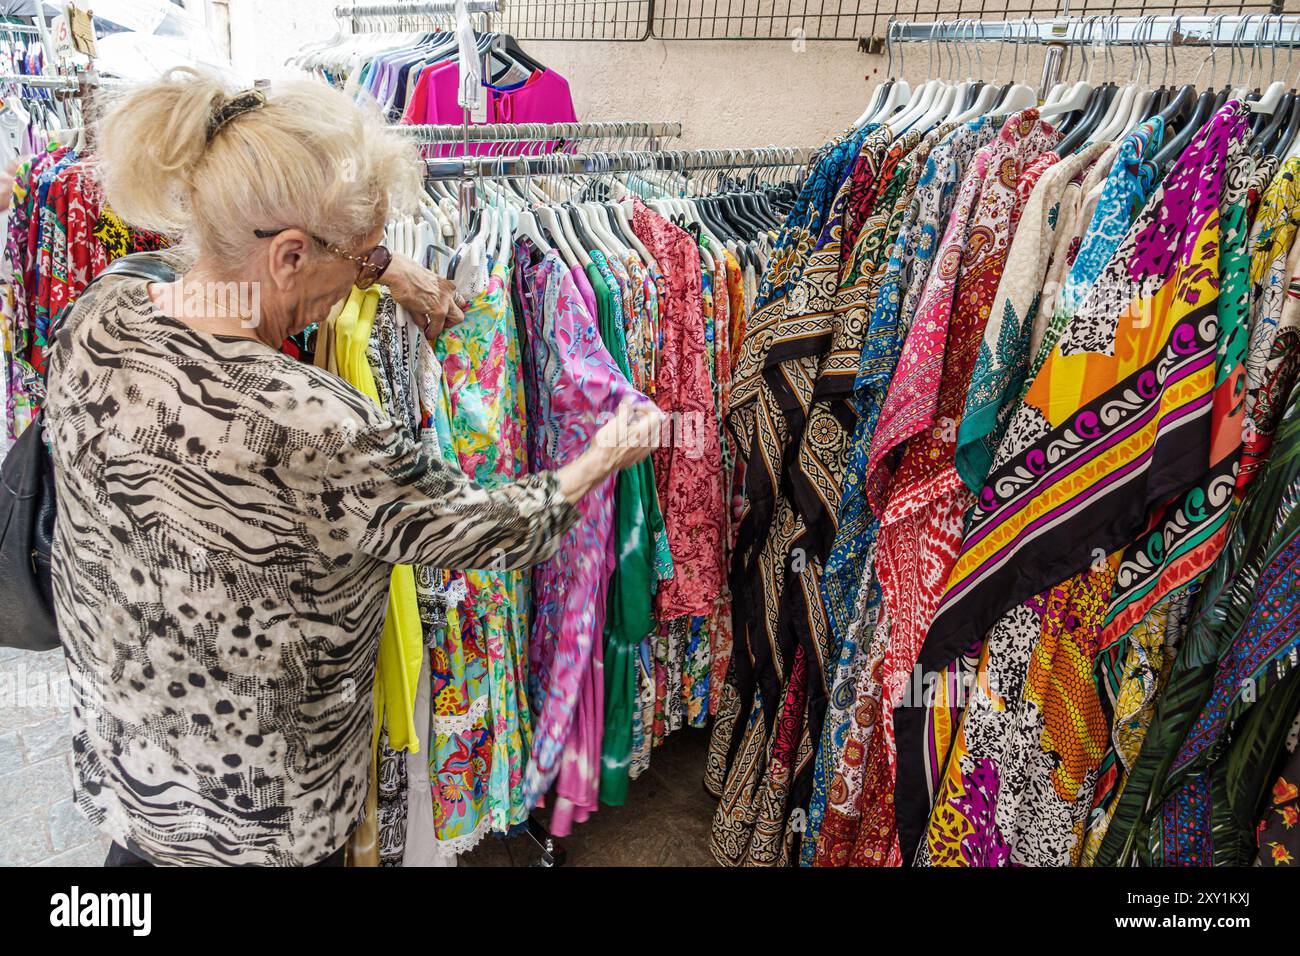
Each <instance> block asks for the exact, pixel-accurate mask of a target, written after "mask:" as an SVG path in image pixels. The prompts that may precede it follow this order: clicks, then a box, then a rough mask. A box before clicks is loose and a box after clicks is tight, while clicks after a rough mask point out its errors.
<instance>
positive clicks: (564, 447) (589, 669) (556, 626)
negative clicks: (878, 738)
mask: <svg viewBox="0 0 1300 956" xmlns="http://www.w3.org/2000/svg"><path fill="white" fill-rule="evenodd" d="M518 262H519V263H520V265H519V268H520V270H521V272H523V273H525V274H523V275H521V277H520V287H521V292H522V297H523V299H524V308H523V313H524V322H525V325H526V327H527V340H528V347H529V352H530V354H529V361H528V362H527V363H526V364H527V372H526V377H527V379H528V381H527V383H526V384H527V387H528V394H529V398H530V400H532V401H530V404H531V405H532V408H531V409H530V411H531V412H532V415H531V416H530V426H531V427H532V430H533V432H534V438H533V442H532V450H533V454H534V457H535V459H536V460H534V461H533V462H532V465H533V467H534V469H536V468H543V469H552V468H557V467H559V466H561V465H563V464H566V463H568V462H570V461H572V460H573V459H574V458H576V457H577V456H578V455H579V454H580V453H581V452H582V451H583V450H585V449H586V448H587V446H588V445H589V444H590V442H591V439H592V436H593V435H594V434H595V432H596V429H597V428H598V427H599V425H600V423H601V420H602V416H603V415H604V414H605V413H612V412H613V411H614V410H615V409H617V407H618V406H619V404H620V403H621V402H622V401H624V400H625V399H627V398H635V399H640V400H641V401H648V399H646V398H645V396H644V395H641V394H640V393H639V392H638V391H637V390H636V389H635V388H633V387H632V385H631V384H630V383H629V382H628V381H627V379H626V378H625V377H624V376H623V374H622V373H621V372H620V371H619V369H618V366H617V365H616V364H615V362H614V359H613V358H612V357H611V356H610V354H609V352H608V351H607V350H606V349H605V346H604V343H603V342H602V341H601V338H600V333H599V331H598V327H597V323H596V320H595V317H594V316H593V315H592V314H591V313H590V312H589V311H588V310H587V307H586V304H585V303H584V301H583V299H582V296H581V295H580V294H579V291H578V287H577V285H576V284H575V282H574V279H573V275H572V274H571V273H570V271H569V268H568V266H566V265H565V264H564V262H563V261H562V260H561V259H560V257H559V255H558V254H557V253H555V252H551V253H549V254H548V255H547V256H546V257H545V258H544V259H543V260H542V261H541V263H540V264H539V265H538V266H537V268H536V271H535V273H534V274H532V275H531V276H529V275H527V274H526V273H528V271H529V269H528V265H527V262H528V256H527V253H526V252H525V253H524V254H522V255H520V256H519V257H518ZM530 278H531V280H532V281H531V282H530V281H529V279H530ZM578 510H579V511H580V512H581V513H582V520H581V521H580V522H579V523H578V525H576V526H575V527H574V528H573V529H572V530H571V531H570V532H569V533H568V535H566V536H565V538H564V541H563V542H562V543H561V544H560V548H559V551H558V552H557V553H556V555H555V557H553V558H552V559H551V560H549V561H547V562H545V563H544V564H541V565H538V566H537V567H536V568H535V569H534V571H533V595H534V599H535V607H536V616H535V619H534V622H533V632H532V640H531V642H530V645H529V664H530V673H529V685H530V693H529V700H530V701H531V702H532V704H533V711H534V718H533V747H532V757H531V760H530V761H529V764H528V769H527V772H526V774H525V778H524V803H525V805H526V806H528V807H534V806H536V805H537V804H538V803H539V802H540V801H541V799H542V797H543V796H544V795H545V794H546V792H547V791H548V790H549V789H550V788H551V785H552V784H553V783H554V784H555V787H556V798H557V799H556V806H555V814H554V816H553V818H552V820H551V829H552V832H554V833H555V834H556V835H557V836H563V835H565V834H566V833H567V832H568V829H569V827H570V825H571V823H572V822H573V821H574V820H575V819H576V820H582V819H584V818H585V816H586V814H587V813H588V812H589V811H591V810H594V809H595V807H596V798H597V787H598V782H599V778H600V744H601V730H602V717H603V714H604V681H603V678H602V676H601V675H600V673H599V670H600V660H599V655H600V648H601V634H602V631H603V629H604V617H605V591H606V587H607V586H608V582H609V575H610V573H611V572H612V570H613V553H612V550H611V549H612V537H613V527H614V479H613V478H612V477H611V478H610V479H608V480H607V481H605V482H604V483H602V484H601V485H600V486H598V487H597V488H595V489H594V490H593V491H592V492H590V493H589V494H588V495H587V496H586V497H585V498H583V499H582V500H581V501H580V502H579V503H578Z"/></svg>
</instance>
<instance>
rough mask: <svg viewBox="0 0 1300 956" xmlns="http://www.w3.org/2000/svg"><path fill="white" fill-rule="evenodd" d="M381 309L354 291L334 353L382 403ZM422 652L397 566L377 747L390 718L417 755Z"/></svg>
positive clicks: (346, 376) (381, 669)
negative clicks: (372, 355)
mask: <svg viewBox="0 0 1300 956" xmlns="http://www.w3.org/2000/svg"><path fill="white" fill-rule="evenodd" d="M378 308H379V292H378V290H376V289H367V290H365V291H364V292H363V291H361V290H360V289H353V290H352V294H351V295H350V296H348V301H347V304H346V305H345V306H344V307H343V310H342V311H341V312H340V313H339V314H338V318H337V319H336V320H335V322H334V343H333V344H334V348H333V351H332V353H330V354H332V357H333V358H334V360H335V361H337V363H338V374H339V376H340V377H341V378H342V379H343V380H344V381H345V382H347V383H349V384H350V385H352V386H354V387H355V388H356V389H358V390H359V391H360V392H362V394H364V395H367V396H369V397H370V398H372V399H374V401H375V402H379V390H378V389H376V388H375V380H374V376H372V375H371V373H370V363H369V362H367V361H366V346H367V344H368V343H369V341H370V330H371V328H372V327H373V326H374V324H375V313H376V312H377V311H378ZM423 654H424V627H423V625H422V624H421V623H420V608H419V605H418V604H417V603H416V599H415V569H414V568H412V567H411V566H410V565H409V564H399V565H397V566H395V567H394V568H393V577H392V582H391V584H390V585H389V589H388V614H387V615H386V616H385V618H384V631H383V634H382V635H381V636H380V638H379V664H378V667H377V668H376V670H375V728H374V746H375V747H378V745H379V728H380V726H381V721H385V720H386V721H387V726H388V745H389V746H390V747H392V748H393V749H394V750H398V751H401V750H409V751H410V752H411V753H419V751H420V738H419V735H418V734H417V733H416V731H415V693H416V690H417V688H418V686H419V683H420V661H421V658H422V656H423Z"/></svg>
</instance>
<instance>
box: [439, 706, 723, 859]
mask: <svg viewBox="0 0 1300 956" xmlns="http://www.w3.org/2000/svg"><path fill="white" fill-rule="evenodd" d="M708 744H709V734H708V731H707V730H692V729H685V730H679V731H677V733H675V734H673V735H672V736H671V737H669V738H668V740H667V741H665V742H664V745H663V746H662V747H660V748H659V749H658V750H656V751H655V752H654V756H653V757H652V758H651V760H650V769H649V770H647V771H646V772H645V773H644V774H642V775H641V776H640V777H639V778H638V779H636V780H634V781H632V784H631V785H630V786H629V787H628V795H627V803H626V804H624V805H623V806H621V807H606V806H602V807H601V808H600V810H599V811H598V812H597V813H595V814H594V815H593V816H592V817H591V819H589V820H588V821H587V822H586V823H582V824H578V825H577V826H575V827H574V828H573V833H572V834H570V835H569V836H567V837H565V838H564V839H562V840H560V841H559V842H560V844H561V846H563V848H564V850H565V851H566V854H567V857H566V860H565V862H564V866H716V865H717V864H716V863H715V862H714V860H713V857H712V855H710V853H709V825H710V821H711V820H712V819H713V808H714V807H715V806H716V805H717V801H716V800H714V799H713V798H712V797H711V796H709V795H708V793H707V792H706V791H705V789H704V784H703V779H704V758H705V754H706V753H707V751H708ZM538 817H539V819H541V820H542V822H543V823H545V822H546V813H545V812H542V813H540V814H538ZM539 856H540V853H539V852H538V849H537V845H536V844H535V843H534V842H533V841H532V840H531V839H530V838H529V837H528V836H526V835H525V836H516V837H511V838H509V839H503V838H489V839H487V840H484V841H483V842H482V843H480V844H479V845H478V847H476V848H475V849H474V851H473V852H471V853H467V854H466V855H465V856H463V857H461V859H460V861H459V862H460V865H461V866H532V865H536V862H537V860H538V858H539Z"/></svg>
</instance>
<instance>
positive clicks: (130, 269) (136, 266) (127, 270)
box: [48, 252, 177, 341]
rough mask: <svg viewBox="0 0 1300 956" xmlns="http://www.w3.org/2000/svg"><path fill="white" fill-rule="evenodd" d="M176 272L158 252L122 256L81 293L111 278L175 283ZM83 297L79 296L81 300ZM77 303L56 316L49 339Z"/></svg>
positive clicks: (74, 302)
mask: <svg viewBox="0 0 1300 956" xmlns="http://www.w3.org/2000/svg"><path fill="white" fill-rule="evenodd" d="M176 275H177V274H176V270H175V269H173V268H172V267H171V266H170V265H168V264H167V262H166V260H164V259H163V258H162V257H161V256H160V255H158V254H157V253H156V252H133V253H131V254H130V255H126V256H121V257H119V258H117V259H114V260H113V261H112V262H110V263H109V264H108V265H106V266H105V267H104V268H103V269H102V270H100V273H99V274H98V275H97V276H95V278H93V279H91V280H90V281H89V282H88V283H86V288H85V289H83V290H82V291H81V296H84V295H85V294H86V292H87V291H88V290H89V289H90V287H91V286H93V285H94V284H95V283H97V282H98V281H99V280H100V279H103V278H106V277H109V276H125V277H126V278H128V279H144V280H145V281H146V282H175V281H176ZM81 296H78V300H80V298H81ZM76 304H77V303H76V301H73V302H69V303H68V304H67V305H65V306H64V307H63V308H62V309H61V310H59V313H58V315H56V316H54V318H53V320H52V321H51V322H50V330H49V333H48V334H49V338H50V341H53V340H54V337H55V335H56V334H57V333H58V332H59V330H60V329H62V328H63V323H64V320H65V319H66V318H67V317H68V313H69V312H71V311H72V309H73V307H74V306H75V305H76Z"/></svg>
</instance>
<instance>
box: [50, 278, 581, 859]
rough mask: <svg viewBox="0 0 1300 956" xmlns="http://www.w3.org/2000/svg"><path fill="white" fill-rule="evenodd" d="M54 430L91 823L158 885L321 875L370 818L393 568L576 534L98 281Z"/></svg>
mask: <svg viewBox="0 0 1300 956" xmlns="http://www.w3.org/2000/svg"><path fill="white" fill-rule="evenodd" d="M45 414H46V419H47V420H46V425H47V428H48V430H49V435H50V440H51V444H52V449H53V454H54V462H55V474H56V482H57V489H58V500H59V515H58V522H57V527H56V541H55V548H54V589H55V605H56V611H57V616H58V622H59V631H60V635H61V637H62V640H63V645H64V648H65V650H66V654H67V659H68V670H69V673H70V677H71V687H72V702H73V715H74V727H75V738H74V746H73V749H74V760H75V768H76V770H75V777H76V799H77V803H78V805H79V806H80V807H81V808H82V810H83V811H84V812H85V813H86V814H87V815H88V816H89V817H90V819H91V820H92V821H93V822H94V823H95V824H96V825H98V826H99V827H100V828H101V829H102V830H104V831H105V832H106V833H108V834H109V835H110V836H112V838H113V839H114V840H116V841H117V842H118V843H120V844H122V845H123V846H125V847H127V848H128V849H129V850H131V851H132V852H134V853H137V854H139V855H141V856H144V857H146V858H148V859H151V860H154V861H156V862H161V863H173V864H207V865H214V864H216V865H219V864H252V865H306V864H311V863H314V862H316V861H318V860H320V859H322V858H324V857H326V856H328V855H329V854H330V853H331V852H333V851H334V850H335V849H336V848H338V847H339V846H340V845H341V844H342V842H343V841H344V840H345V839H346V837H347V836H348V834H349V832H350V831H351V829H352V828H353V826H354V824H355V823H356V821H357V820H358V818H359V816H360V814H361V811H362V806H363V803H364V800H365V795H366V787H367V785H368V779H369V767H370V759H371V758H370V748H371V729H372V719H373V718H372V706H371V700H372V684H373V681H374V671H375V659H376V652H377V648H378V642H379V634H380V630H381V628H382V625H383V620H384V609H385V601H386V597H387V593H388V581H389V573H390V566H391V565H392V564H419V565H431V566H435V567H443V568H451V569H463V568H481V567H488V566H491V567H495V568H500V569H502V570H507V569H512V568H518V567H524V566H528V565H531V564H534V563H536V562H538V561H542V560H545V559H546V558H548V557H549V556H550V555H551V554H553V553H554V551H555V549H556V547H557V545H558V544H559V542H560V539H561V536H562V535H563V534H564V532H565V531H567V530H568V529H569V527H571V526H572V525H573V524H574V522H575V521H576V519H577V517H578V512H577V510H576V509H574V508H573V507H572V506H571V505H570V504H569V503H568V502H567V501H565V499H564V498H563V497H562V496H561V494H560V490H559V483H558V479H557V478H556V476H555V475H554V474H553V473H540V474H535V475H529V476H527V477H525V478H523V479H522V480H520V481H518V482H516V483H515V484H512V485H508V486H506V487H502V488H499V489H496V490H492V491H488V490H485V489H483V488H482V487H480V486H479V485H477V484H475V483H473V482H471V481H470V480H469V479H467V478H465V477H464V476H463V475H461V474H460V473H459V472H457V471H452V470H449V469H448V468H447V466H446V465H445V464H443V463H442V462H441V461H440V460H439V459H438V458H437V457H434V456H430V455H429V454H428V453H427V452H425V451H424V450H423V448H422V447H421V445H420V443H419V441H418V440H417V438H416V436H415V435H414V434H412V433H411V432H410V431H409V430H408V429H407V428H405V427H403V426H399V425H397V424H395V423H393V422H392V421H390V420H389V419H388V418H387V417H386V416H385V415H384V413H383V412H382V411H381V410H380V409H379V408H378V406H376V405H375V404H374V403H373V402H371V401H370V400H369V399H367V398H366V397H364V396H363V395H362V394H361V393H359V392H357V391H356V390H355V389H353V388H351V387H350V386H349V385H347V384H346V383H344V382H343V381H342V380H340V379H338V378H335V377H334V376H332V375H330V374H328V373H326V372H324V371H322V370H320V369H317V368H314V367H312V366H309V365H305V364H301V363H298V362H296V361H294V360H293V359H290V358H288V357H287V356H285V355H282V354H281V353H279V352H277V351H275V350H273V349H270V348H267V347H266V346H265V345H262V344H260V343H258V342H254V341H251V340H248V339H241V338H236V337H231V336H215V335H210V334H204V333H199V332H196V331H194V330H192V329H190V328H189V327H187V326H186V325H184V324H182V323H180V322H178V321H176V320H174V319H172V318H169V317H167V316H165V315H164V314H162V313H161V312H160V311H158V309H157V308H155V307H154V305H153V303H152V302H151V300H150V298H149V296H148V292H147V291H146V284H145V283H143V282H140V281H138V280H133V279H106V280H105V281H103V282H102V283H99V284H97V285H95V286H93V287H92V288H91V289H90V290H89V291H88V292H87V294H86V295H85V296H84V297H83V298H82V300H81V301H80V302H79V303H78V304H77V306H76V307H75V309H74V310H73V311H72V313H71V314H70V317H69V319H68V321H67V322H66V323H65V326H64V328H63V329H61V330H60V332H59V333H58V337H57V342H56V345H55V351H54V355H53V357H52V359H51V363H50V380H49V391H48V397H47V401H46V405H45Z"/></svg>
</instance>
